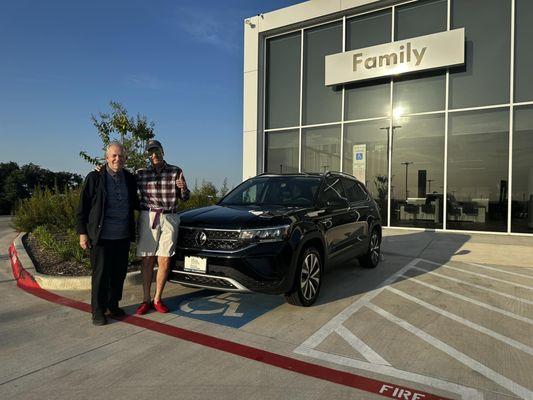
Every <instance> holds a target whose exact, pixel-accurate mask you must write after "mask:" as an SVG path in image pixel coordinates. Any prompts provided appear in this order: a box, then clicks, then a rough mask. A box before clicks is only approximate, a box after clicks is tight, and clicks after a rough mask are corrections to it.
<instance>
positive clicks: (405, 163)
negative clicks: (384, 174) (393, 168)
mask: <svg viewBox="0 0 533 400" xmlns="http://www.w3.org/2000/svg"><path fill="white" fill-rule="evenodd" d="M411 164H413V162H412V161H404V162H403V163H402V165H405V202H407V199H408V198H409V190H407V176H408V175H409V165H411Z"/></svg>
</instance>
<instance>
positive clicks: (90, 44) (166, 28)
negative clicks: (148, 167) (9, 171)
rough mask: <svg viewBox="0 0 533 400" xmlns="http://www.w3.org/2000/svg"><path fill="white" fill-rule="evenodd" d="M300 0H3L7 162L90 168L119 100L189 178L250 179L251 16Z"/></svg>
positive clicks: (0, 33)
mask: <svg viewBox="0 0 533 400" xmlns="http://www.w3.org/2000/svg"><path fill="white" fill-rule="evenodd" d="M301 2H302V0H263V1H261V0H201V1H186V0H174V1H167V0H157V1H140V0H91V1H72V0H49V1H36V0H32V1H29V0H0V162H8V161H15V162H17V163H18V164H19V165H23V164H27V163H30V162H31V163H34V164H37V165H40V166H41V167H43V168H47V169H50V170H52V171H69V172H77V173H79V174H81V175H86V174H87V173H88V172H90V170H91V169H92V166H91V165H89V164H88V163H86V162H85V161H83V160H82V159H81V158H80V157H79V152H80V151H81V150H85V151H87V152H88V153H89V154H91V155H101V152H102V150H101V149H102V144H101V142H100V140H99V137H98V135H97V132H96V129H95V127H94V126H93V125H92V123H91V114H94V115H97V114H98V113H100V112H107V111H109V110H110V107H109V102H110V101H117V102H119V103H121V104H123V105H124V106H125V108H126V109H127V110H128V112H129V113H130V115H136V114H138V113H139V114H141V115H145V116H146V117H147V118H148V120H149V121H153V122H154V123H155V133H156V138H157V139H158V140H160V141H161V142H162V143H163V146H164V148H165V158H166V159H167V161H168V162H170V163H171V164H176V165H179V166H180V167H182V168H183V170H184V172H185V176H186V178H187V180H188V182H189V186H192V185H193V184H194V182H198V183H200V182H201V181H202V180H206V181H210V182H212V183H214V184H215V186H217V187H220V186H221V185H222V182H223V180H224V178H226V177H227V179H228V182H229V185H230V186H234V185H236V184H238V183H240V182H241V180H242V97H243V93H242V90H243V89H242V79H243V52H244V49H243V20H244V19H245V18H247V17H250V16H253V15H257V14H259V13H264V12H268V11H272V10H275V9H278V8H283V7H287V6H290V5H293V4H297V3H301Z"/></svg>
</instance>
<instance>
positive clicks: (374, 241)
mask: <svg viewBox="0 0 533 400" xmlns="http://www.w3.org/2000/svg"><path fill="white" fill-rule="evenodd" d="M380 257H381V235H380V233H379V230H378V229H377V228H374V229H372V233H371V234H370V241H369V243H368V251H367V252H366V253H365V254H363V255H362V256H361V257H359V264H361V265H362V266H363V267H364V268H376V267H377V266H378V264H379V259H380Z"/></svg>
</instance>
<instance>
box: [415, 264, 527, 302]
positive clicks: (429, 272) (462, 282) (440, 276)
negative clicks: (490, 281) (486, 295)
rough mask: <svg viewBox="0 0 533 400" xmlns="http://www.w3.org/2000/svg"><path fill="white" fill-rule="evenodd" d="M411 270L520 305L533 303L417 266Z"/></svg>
mask: <svg viewBox="0 0 533 400" xmlns="http://www.w3.org/2000/svg"><path fill="white" fill-rule="evenodd" d="M413 269H416V270H417V271H421V272H424V273H425V274H430V275H434V276H438V277H439V278H443V279H447V280H449V281H452V282H456V283H460V284H461V285H467V286H471V287H475V288H476V289H481V290H485V291H487V292H490V293H494V294H497V295H499V296H502V297H506V298H508V299H512V300H516V301H518V302H520V303H525V304H531V305H533V301H531V300H527V299H523V298H521V297H516V296H513V295H512V294H507V293H502V292H499V291H497V290H494V289H491V288H488V287H485V286H481V285H476V284H475V283H470V282H467V281H464V280H461V279H456V278H452V277H451V276H448V275H443V274H439V273H438V272H435V271H430V270H428V269H425V268H420V267H418V266H416V267H413Z"/></svg>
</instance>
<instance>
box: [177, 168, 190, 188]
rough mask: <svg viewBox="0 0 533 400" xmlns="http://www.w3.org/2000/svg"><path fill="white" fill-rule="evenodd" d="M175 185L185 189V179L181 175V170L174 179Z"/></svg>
mask: <svg viewBox="0 0 533 400" xmlns="http://www.w3.org/2000/svg"><path fill="white" fill-rule="evenodd" d="M176 186H177V187H179V188H180V189H181V190H184V189H187V182H186V181H185V178H184V177H183V172H180V176H179V178H178V179H177V180H176Z"/></svg>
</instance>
